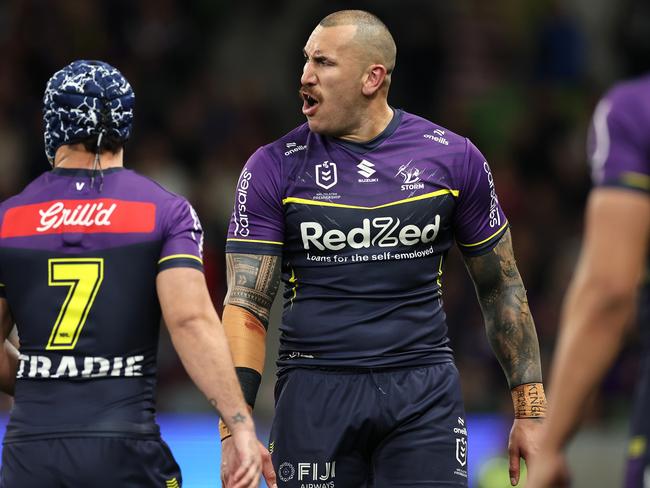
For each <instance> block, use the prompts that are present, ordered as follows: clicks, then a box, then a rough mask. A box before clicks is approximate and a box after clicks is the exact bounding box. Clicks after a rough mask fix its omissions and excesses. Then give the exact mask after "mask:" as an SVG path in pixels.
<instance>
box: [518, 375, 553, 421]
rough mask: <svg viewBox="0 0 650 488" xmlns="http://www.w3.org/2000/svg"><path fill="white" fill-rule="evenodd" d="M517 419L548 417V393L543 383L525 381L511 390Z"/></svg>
mask: <svg viewBox="0 0 650 488" xmlns="http://www.w3.org/2000/svg"><path fill="white" fill-rule="evenodd" d="M510 394H511V395H512V404H513V406H514V407H515V418H516V419H535V418H543V417H546V395H545V394H544V385H543V384H541V383H525V384H523V385H519V386H515V387H514V388H513V389H512V390H510Z"/></svg>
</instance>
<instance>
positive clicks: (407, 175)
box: [395, 159, 424, 191]
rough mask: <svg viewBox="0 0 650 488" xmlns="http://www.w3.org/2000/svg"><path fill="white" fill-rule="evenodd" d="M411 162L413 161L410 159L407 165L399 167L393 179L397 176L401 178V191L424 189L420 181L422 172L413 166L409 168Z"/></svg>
mask: <svg viewBox="0 0 650 488" xmlns="http://www.w3.org/2000/svg"><path fill="white" fill-rule="evenodd" d="M412 162H413V160H412V159H411V160H410V161H409V162H408V163H406V164H403V165H401V166H400V167H399V169H398V170H397V174H396V175H395V178H397V177H398V176H401V177H402V181H403V185H402V187H401V188H400V189H401V190H402V191H407V190H421V189H422V188H424V183H422V182H421V181H420V175H421V173H422V171H421V170H419V169H418V168H416V167H415V166H411V163H412Z"/></svg>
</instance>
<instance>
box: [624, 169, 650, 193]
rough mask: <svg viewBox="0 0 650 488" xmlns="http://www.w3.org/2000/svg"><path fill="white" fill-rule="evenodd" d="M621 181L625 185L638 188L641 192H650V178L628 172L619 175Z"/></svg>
mask: <svg viewBox="0 0 650 488" xmlns="http://www.w3.org/2000/svg"><path fill="white" fill-rule="evenodd" d="M621 181H622V182H623V183H625V184H626V185H630V186H633V187H634V188H640V189H641V190H646V191H647V190H650V176H648V175H646V174H643V173H637V172H634V171H629V172H626V173H623V174H622V175H621Z"/></svg>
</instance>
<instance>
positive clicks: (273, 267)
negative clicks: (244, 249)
mask: <svg viewBox="0 0 650 488" xmlns="http://www.w3.org/2000/svg"><path fill="white" fill-rule="evenodd" d="M226 266H227V273H228V276H227V278H228V293H227V294H226V299H225V304H226V305H236V306H239V307H242V308H244V309H246V310H248V311H249V312H250V313H252V314H253V315H254V316H255V317H257V318H258V319H259V320H260V321H261V322H262V324H263V325H264V327H265V328H266V327H268V324H269V313H270V310H271V305H272V304H273V299H274V298H275V295H276V293H277V292H278V288H279V286H280V257H279V256H265V255H256V254H232V253H229V254H226Z"/></svg>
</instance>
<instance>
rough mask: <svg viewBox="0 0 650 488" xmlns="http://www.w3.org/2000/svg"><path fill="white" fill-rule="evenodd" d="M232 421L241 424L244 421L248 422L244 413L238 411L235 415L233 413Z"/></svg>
mask: <svg viewBox="0 0 650 488" xmlns="http://www.w3.org/2000/svg"><path fill="white" fill-rule="evenodd" d="M232 421H233V423H235V424H240V423H242V422H246V417H245V416H244V415H242V414H241V413H240V412H237V413H236V414H235V415H233V417H232Z"/></svg>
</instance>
